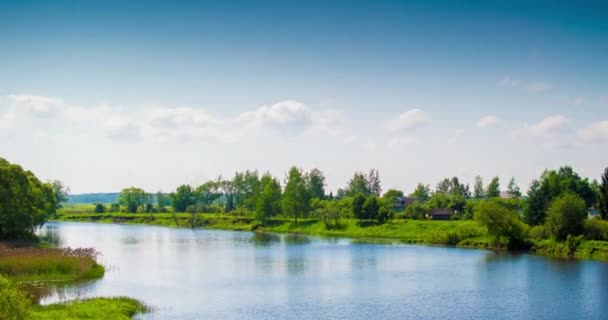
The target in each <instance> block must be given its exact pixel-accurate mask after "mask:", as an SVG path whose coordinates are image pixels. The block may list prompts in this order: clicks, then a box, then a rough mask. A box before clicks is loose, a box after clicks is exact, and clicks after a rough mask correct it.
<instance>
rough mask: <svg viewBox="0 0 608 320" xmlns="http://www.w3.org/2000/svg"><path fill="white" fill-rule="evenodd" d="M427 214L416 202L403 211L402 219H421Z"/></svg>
mask: <svg viewBox="0 0 608 320" xmlns="http://www.w3.org/2000/svg"><path fill="white" fill-rule="evenodd" d="M427 213H428V209H427V208H426V206H424V205H423V204H422V203H421V202H420V201H418V200H416V201H414V202H413V203H412V204H410V205H409V206H407V207H406V208H405V210H404V216H403V217H404V218H407V219H423V218H424V217H425V216H426V214H427Z"/></svg>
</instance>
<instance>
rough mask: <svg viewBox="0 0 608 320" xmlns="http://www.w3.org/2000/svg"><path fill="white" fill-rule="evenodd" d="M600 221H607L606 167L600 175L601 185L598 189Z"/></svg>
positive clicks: (607, 172)
mask: <svg viewBox="0 0 608 320" xmlns="http://www.w3.org/2000/svg"><path fill="white" fill-rule="evenodd" d="M598 209H599V210H600V216H601V217H602V219H604V220H606V219H608V167H606V169H605V170H604V174H603V175H602V184H601V185H600V187H599V208H598Z"/></svg>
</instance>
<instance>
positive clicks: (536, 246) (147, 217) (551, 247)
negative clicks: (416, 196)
mask: <svg viewBox="0 0 608 320" xmlns="http://www.w3.org/2000/svg"><path fill="white" fill-rule="evenodd" d="M57 220H58V221H75V222H98V223H124V224H142V225H157V226H167V227H180V228H208V229H221V230H235V231H262V232H276V233H297V234H306V235H313V236H324V237H344V238H353V239H362V240H364V239H368V240H373V241H378V240H390V241H397V242H401V243H409V244H426V245H442V246H457V247H464V248H478V249H492V248H491V246H490V238H489V236H488V234H487V230H486V229H485V228H483V227H481V226H479V225H478V224H477V223H476V222H474V221H471V220H450V221H433V220H393V221H391V222H389V223H384V224H377V223H373V222H365V221H364V222H359V221H357V220H354V219H342V220H341V221H340V224H339V225H337V226H334V227H331V228H327V227H326V226H325V224H324V223H323V222H322V221H319V220H317V219H301V220H300V221H298V223H297V224H296V223H294V222H293V220H291V219H282V218H274V219H270V220H268V221H266V222H265V223H264V224H262V223H260V222H258V221H256V220H254V219H252V218H248V217H234V216H228V215H219V214H196V215H194V216H193V215H191V214H187V213H178V214H171V213H155V214H129V213H100V214H92V213H71V214H61V215H59V216H58V218H57ZM530 253H533V254H538V255H543V256H548V257H553V258H561V259H573V258H574V259H589V260H599V261H608V241H594V240H580V241H579V242H578V243H576V244H575V246H574V247H573V246H572V244H570V245H568V244H566V243H561V242H552V241H549V240H538V241H533V245H532V247H531V249H530Z"/></svg>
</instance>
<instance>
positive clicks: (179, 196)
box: [169, 184, 194, 212]
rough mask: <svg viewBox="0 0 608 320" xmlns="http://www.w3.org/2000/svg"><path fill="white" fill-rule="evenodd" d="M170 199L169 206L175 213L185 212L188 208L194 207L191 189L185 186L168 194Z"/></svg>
mask: <svg viewBox="0 0 608 320" xmlns="http://www.w3.org/2000/svg"><path fill="white" fill-rule="evenodd" d="M169 198H170V199H171V206H172V207H173V209H174V210H175V211H176V212H186V209H188V207H189V206H191V205H194V191H193V190H192V187H191V186H190V185H187V184H183V185H181V186H179V187H177V189H176V190H175V192H172V193H171V194H169Z"/></svg>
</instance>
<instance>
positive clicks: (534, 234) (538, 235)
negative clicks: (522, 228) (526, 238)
mask: <svg viewBox="0 0 608 320" xmlns="http://www.w3.org/2000/svg"><path fill="white" fill-rule="evenodd" d="M529 234H530V238H531V239H533V240H543V239H547V238H549V236H550V234H549V231H548V230H547V228H546V227H545V226H544V225H542V224H541V225H537V226H534V227H532V228H530V233H529Z"/></svg>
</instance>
